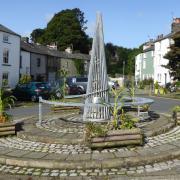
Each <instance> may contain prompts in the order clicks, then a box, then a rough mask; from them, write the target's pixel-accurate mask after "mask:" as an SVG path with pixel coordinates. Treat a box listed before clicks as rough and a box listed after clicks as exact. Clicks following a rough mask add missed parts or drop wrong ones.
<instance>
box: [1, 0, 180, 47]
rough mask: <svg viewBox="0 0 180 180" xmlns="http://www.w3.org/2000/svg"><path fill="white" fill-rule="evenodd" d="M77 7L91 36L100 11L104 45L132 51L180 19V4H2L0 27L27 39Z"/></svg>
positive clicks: (172, 0) (43, 0) (139, 0)
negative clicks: (62, 11) (66, 10)
mask: <svg viewBox="0 0 180 180" xmlns="http://www.w3.org/2000/svg"><path fill="white" fill-rule="evenodd" d="M75 7H77V8H80V9H81V10H82V11H83V12H84V13H85V18H86V19H87V20H88V24H87V26H88V29H87V33H88V34H89V35H90V36H92V35H93V30H94V24H95V17H96V12H97V11H100V12H102V14H103V21H104V36H105V42H112V43H113V44H115V45H119V46H124V47H129V48H133V47H138V46H139V45H141V44H142V43H144V42H145V41H147V40H148V39H149V38H156V36H157V35H159V34H162V33H163V34H168V33H169V32H170V28H171V22H172V17H180V1H179V0H149V1H148V0H146V1H145V0H1V6H0V24H3V25H5V26H7V27H9V28H10V29H12V30H13V31H15V32H17V33H19V34H20V35H22V36H25V35H29V34H30V33H31V32H32V30H33V29H35V28H44V27H45V26H46V24H47V22H48V21H49V20H50V18H51V17H52V16H53V14H54V13H57V12H59V11H61V10H63V9H67V8H68V9H72V8H75Z"/></svg>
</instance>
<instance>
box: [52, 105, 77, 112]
mask: <svg viewBox="0 0 180 180" xmlns="http://www.w3.org/2000/svg"><path fill="white" fill-rule="evenodd" d="M52 110H53V111H54V112H59V111H66V110H67V111H73V110H77V111H80V108H79V107H72V106H55V107H52Z"/></svg>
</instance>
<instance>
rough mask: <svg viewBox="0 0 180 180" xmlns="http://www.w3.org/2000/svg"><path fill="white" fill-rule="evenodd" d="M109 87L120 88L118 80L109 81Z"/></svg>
mask: <svg viewBox="0 0 180 180" xmlns="http://www.w3.org/2000/svg"><path fill="white" fill-rule="evenodd" d="M108 86H109V89H117V88H119V84H118V83H117V82H116V81H110V80H109V81H108Z"/></svg>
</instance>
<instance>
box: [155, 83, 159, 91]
mask: <svg viewBox="0 0 180 180" xmlns="http://www.w3.org/2000/svg"><path fill="white" fill-rule="evenodd" d="M154 88H155V89H159V84H158V82H157V81H156V82H155V83H154Z"/></svg>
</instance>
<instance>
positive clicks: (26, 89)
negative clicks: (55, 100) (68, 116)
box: [13, 82, 51, 101]
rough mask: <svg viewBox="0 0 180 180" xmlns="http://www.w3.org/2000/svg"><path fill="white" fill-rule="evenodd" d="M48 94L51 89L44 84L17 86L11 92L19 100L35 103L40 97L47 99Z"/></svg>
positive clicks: (33, 83) (35, 83) (34, 83)
mask: <svg viewBox="0 0 180 180" xmlns="http://www.w3.org/2000/svg"><path fill="white" fill-rule="evenodd" d="M50 94H51V88H50V86H49V84H48V83H44V82H30V83H27V84H18V85H17V86H16V87H15V89H14V90H13V95H14V96H15V97H16V98H17V99H19V100H31V101H37V100H38V98H39V97H40V96H41V97H42V98H44V99H47V98H49V97H50Z"/></svg>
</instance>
